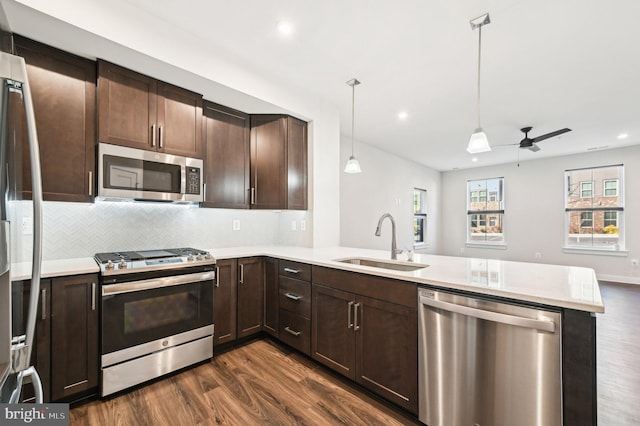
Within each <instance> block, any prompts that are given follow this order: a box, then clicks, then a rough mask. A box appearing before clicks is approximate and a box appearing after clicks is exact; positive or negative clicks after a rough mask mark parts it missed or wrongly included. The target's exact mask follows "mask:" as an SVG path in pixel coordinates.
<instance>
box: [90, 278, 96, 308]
mask: <svg viewBox="0 0 640 426" xmlns="http://www.w3.org/2000/svg"><path fill="white" fill-rule="evenodd" d="M91 310H92V311H95V310H96V283H91Z"/></svg>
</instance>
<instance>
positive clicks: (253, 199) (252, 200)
mask: <svg viewBox="0 0 640 426" xmlns="http://www.w3.org/2000/svg"><path fill="white" fill-rule="evenodd" d="M255 203H256V189H255V188H251V205H253V204H255Z"/></svg>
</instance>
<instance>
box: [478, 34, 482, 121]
mask: <svg viewBox="0 0 640 426" xmlns="http://www.w3.org/2000/svg"><path fill="white" fill-rule="evenodd" d="M481 53H482V25H480V26H479V27H478V128H481V127H482V126H481V125H480V57H481Z"/></svg>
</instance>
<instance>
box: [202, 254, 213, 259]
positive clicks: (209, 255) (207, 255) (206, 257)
mask: <svg viewBox="0 0 640 426" xmlns="http://www.w3.org/2000/svg"><path fill="white" fill-rule="evenodd" d="M211 257H212V256H211V254H209V253H205V254H204V258H205V259H211Z"/></svg>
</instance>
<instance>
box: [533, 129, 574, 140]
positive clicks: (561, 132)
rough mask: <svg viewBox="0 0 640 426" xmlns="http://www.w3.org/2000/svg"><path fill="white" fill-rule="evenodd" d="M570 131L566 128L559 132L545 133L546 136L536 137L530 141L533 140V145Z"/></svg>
mask: <svg viewBox="0 0 640 426" xmlns="http://www.w3.org/2000/svg"><path fill="white" fill-rule="evenodd" d="M570 131H571V129H566V128H565V129H561V130H556V131H555V132H551V133H547V134H546V135H542V136H538V137H537V138H533V139H532V140H533V142H534V143H535V142H540V141H543V140H545V139H549V138H553V137H555V136H559V135H561V134H563V133H567V132H570Z"/></svg>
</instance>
